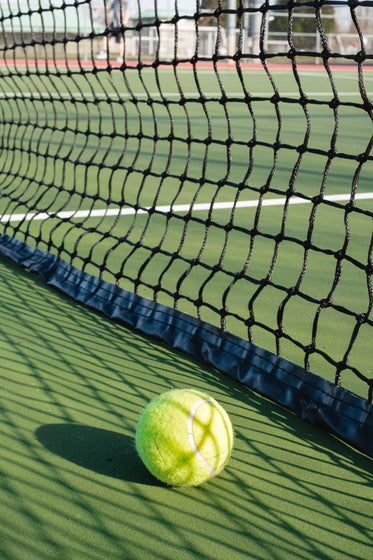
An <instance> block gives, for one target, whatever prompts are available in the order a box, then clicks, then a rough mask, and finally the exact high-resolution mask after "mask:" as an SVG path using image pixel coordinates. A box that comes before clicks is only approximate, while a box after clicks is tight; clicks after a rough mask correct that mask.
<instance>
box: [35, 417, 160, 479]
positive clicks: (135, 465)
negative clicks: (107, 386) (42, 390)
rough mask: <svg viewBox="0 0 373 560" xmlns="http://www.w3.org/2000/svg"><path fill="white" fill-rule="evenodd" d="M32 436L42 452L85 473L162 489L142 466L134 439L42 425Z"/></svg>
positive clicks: (84, 428) (85, 428) (76, 427)
mask: <svg viewBox="0 0 373 560" xmlns="http://www.w3.org/2000/svg"><path fill="white" fill-rule="evenodd" d="M35 435H36V437H37V439H38V440H39V442H40V443H41V444H42V445H43V446H44V447H45V448H46V449H48V450H49V451H52V453H55V454H56V455H59V456H60V457H63V458H64V459H66V460H67V461H70V462H72V463H75V464H76V465H79V466H80V467H83V468H85V469H89V470H91V471H94V472H96V473H98V474H102V475H105V476H110V477H112V478H118V479H122V480H126V481H127V482H137V483H141V484H147V485H151V486H163V484H162V483H160V482H158V481H157V480H156V479H155V478H154V477H153V476H152V475H151V474H150V473H149V472H148V470H147V469H146V467H145V466H144V464H143V463H142V461H141V459H140V457H139V456H138V454H137V451H136V449H135V442H134V439H133V438H131V437H129V436H126V435H124V434H120V433H118V432H112V431H110V430H102V429H100V428H95V427H93V426H84V425H81V424H45V425H43V426H39V428H37V429H36V430H35Z"/></svg>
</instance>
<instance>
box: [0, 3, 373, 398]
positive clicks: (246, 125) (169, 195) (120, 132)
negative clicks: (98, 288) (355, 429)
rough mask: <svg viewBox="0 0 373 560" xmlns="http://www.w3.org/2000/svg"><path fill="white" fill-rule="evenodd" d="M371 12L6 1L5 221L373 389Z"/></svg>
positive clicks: (98, 268) (292, 6)
mask: <svg viewBox="0 0 373 560" xmlns="http://www.w3.org/2000/svg"><path fill="white" fill-rule="evenodd" d="M117 10H119V11H117ZM372 11H373V2H358V1H348V2H343V1H340V2H326V1H317V0H316V1H313V2H275V1H273V2H269V1H264V2H258V1H256V0H253V1H238V2H223V1H218V0H210V1H203V2H202V3H201V2H198V1H197V2H192V1H183V0H179V1H178V0H176V1H174V2H165V1H161V0H158V1H157V0H154V1H130V2H122V3H120V2H115V1H114V2H109V1H107V2H105V1H103V0H97V1H94V0H65V1H63V0H3V1H2V2H1V5H0V29H1V32H0V74H1V80H0V120H1V135H0V142H1V144H0V146H1V148H0V193H1V198H0V220H1V221H0V233H2V234H5V235H7V236H10V237H12V238H16V239H18V240H20V241H24V242H25V243H27V244H28V245H32V246H36V247H38V248H39V249H41V250H42V251H49V252H51V253H54V254H57V255H59V256H60V257H61V258H62V259H64V260H65V261H67V262H68V263H71V264H72V265H73V266H75V267H78V268H81V269H83V270H84V271H86V272H87V273H90V274H92V275H95V276H98V277H100V278H103V279H104V280H107V281H109V282H111V283H114V284H117V285H119V286H120V287H122V288H125V289H128V290H131V291H135V292H136V293H138V294H139V295H142V296H144V297H147V298H150V299H153V300H155V301H158V302H161V303H164V304H166V305H167V306H170V307H175V308H178V309H180V310H181V311H185V312H187V313H190V314H192V315H196V316H197V317H199V318H202V319H203V320H206V321H208V322H210V323H213V324H215V325H219V326H221V328H222V329H223V330H228V331H230V332H232V333H235V334H238V335H239V336H242V337H244V338H248V339H249V340H250V341H253V342H255V343H257V344H258V345H260V346H263V347H264V348H267V349H268V350H270V351H272V352H275V353H277V354H278V355H281V356H283V357H285V358H287V359H289V360H291V361H293V362H295V363H298V364H301V365H304V367H305V368H306V369H307V370H312V371H314V372H315V373H318V374H320V375H322V376H323V377H325V378H327V379H330V380H333V381H334V380H335V383H336V384H339V385H340V384H342V386H344V387H347V388H349V389H351V390H352V391H354V392H356V393H358V394H361V395H363V396H365V397H366V396H367V395H368V397H369V399H370V400H372V389H373V381H372V379H371V378H372V375H371V371H372V369H371V368H372V366H371V362H372V352H371V351H372V326H373V320H372V304H373V292H372V268H373V267H372V252H373V240H372V239H373V238H372V196H373V195H372V190H373V189H372V186H371V177H372V160H373V156H372V118H373V112H372V110H373V105H372V102H371V100H370V98H369V89H370V86H371V84H372V80H373V73H372V72H371V70H373V67H371V66H370V64H371V62H372V59H373V55H372V54H371V53H372V48H371V46H372V44H373V43H372V42H373V19H372V16H371V12H372ZM370 30H372V35H370Z"/></svg>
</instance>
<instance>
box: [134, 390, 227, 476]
mask: <svg viewBox="0 0 373 560" xmlns="http://www.w3.org/2000/svg"><path fill="white" fill-rule="evenodd" d="M232 447H233V428H232V424H231V421H230V418H229V416H228V414H227V412H226V411H225V410H224V408H223V407H222V406H221V405H220V404H218V403H217V402H216V400H215V399H213V398H212V397H210V396H208V395H206V394H205V393H202V392H200V391H197V390H194V389H190V390H189V389H188V390H186V389H174V390H172V391H168V392H167V393H164V394H162V395H160V396H158V397H157V398H155V399H154V400H152V401H151V402H150V403H149V404H148V406H147V407H146V408H145V410H144V411H143V413H142V414H141V416H140V418H139V421H138V424H137V429H136V449H137V452H138V454H139V455H140V457H141V459H142V461H143V463H144V465H145V466H146V468H147V469H148V470H149V471H150V472H151V474H152V475H153V476H155V477H156V478H158V480H160V481H162V482H164V483H166V484H168V485H169V486H199V485H200V484H202V483H203V482H205V481H207V480H209V479H210V478H213V477H214V476H216V475H217V474H219V473H220V472H221V471H222V470H223V468H224V467H225V465H226V463H227V462H228V459H229V457H230V455H231V452H232Z"/></svg>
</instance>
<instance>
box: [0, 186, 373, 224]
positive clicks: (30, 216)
mask: <svg viewBox="0 0 373 560" xmlns="http://www.w3.org/2000/svg"><path fill="white" fill-rule="evenodd" d="M350 198H351V195H348V194H334V195H326V196H324V200H328V201H333V202H341V201H345V200H350ZM368 199H373V192H370V193H361V194H357V195H355V200H368ZM285 202H286V198H269V199H264V200H263V201H262V205H263V206H283V205H284V204H285ZM289 202H290V204H309V203H310V202H312V201H311V200H306V199H304V198H300V197H294V198H291V199H290V201H289ZM257 206H258V200H240V201H238V202H236V203H235V202H231V201H229V202H215V203H214V204H213V205H212V209H213V210H227V209H231V208H233V207H235V208H255V207H257ZM210 208H211V204H210V203H209V202H204V203H199V204H193V205H191V204H174V205H173V206H156V207H155V211H156V212H158V213H162V214H168V213H169V212H170V211H172V212H173V213H179V212H183V213H184V212H189V211H193V212H194V211H206V210H210ZM150 209H152V210H153V207H152V206H147V207H146V208H142V209H139V210H135V209H134V208H102V209H101V210H76V211H66V212H39V213H32V212H29V213H27V214H4V215H3V216H2V217H0V222H2V223H8V222H20V221H22V220H24V221H26V222H29V221H31V220H47V219H49V218H58V219H61V220H66V219H76V218H98V217H108V216H128V215H133V214H148V213H149V210H150Z"/></svg>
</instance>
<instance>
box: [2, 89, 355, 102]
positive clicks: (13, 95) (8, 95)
mask: <svg viewBox="0 0 373 560" xmlns="http://www.w3.org/2000/svg"><path fill="white" fill-rule="evenodd" d="M250 93H251V95H252V96H253V97H258V96H267V97H271V96H272V95H273V93H274V92H273V91H255V92H254V91H253V92H250ZM279 93H280V97H295V98H298V97H299V91H280V92H279ZM226 94H227V97H228V101H229V98H230V97H240V96H241V97H242V98H243V97H244V92H243V91H230V92H226ZM306 94H307V96H308V97H311V96H318V97H330V98H332V97H333V93H332V91H307V92H306ZM162 95H163V97H166V98H167V97H180V93H179V92H177V91H166V92H162ZM203 95H204V96H205V97H206V98H208V97H220V95H221V92H218V91H205V92H203ZM343 95H345V96H351V97H360V92H359V91H339V92H338V96H343ZM183 96H184V97H189V98H196V99H198V98H199V97H200V94H199V93H198V92H197V91H193V92H183ZM72 97H74V99H83V100H84V99H93V98H94V99H97V98H98V99H105V98H107V97H110V99H132V98H142V97H143V98H148V97H149V98H153V97H159V98H161V94H160V93H159V91H152V92H149V94H147V93H145V92H141V93H134V94H133V95H132V94H131V93H128V92H125V93H121V94H119V95H117V94H115V93H112V94H108V93H100V92H97V93H95V94H93V93H92V92H86V93H79V92H76V93H74V94H72V93H67V92H62V93H56V92H51V93H49V92H46V91H41V92H30V91H27V92H25V93H18V92H14V91H9V92H0V99H31V98H32V99H33V100H45V101H48V100H50V99H56V100H59V99H67V100H69V99H70V100H71V98H72Z"/></svg>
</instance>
